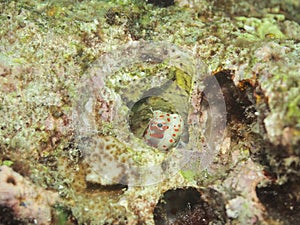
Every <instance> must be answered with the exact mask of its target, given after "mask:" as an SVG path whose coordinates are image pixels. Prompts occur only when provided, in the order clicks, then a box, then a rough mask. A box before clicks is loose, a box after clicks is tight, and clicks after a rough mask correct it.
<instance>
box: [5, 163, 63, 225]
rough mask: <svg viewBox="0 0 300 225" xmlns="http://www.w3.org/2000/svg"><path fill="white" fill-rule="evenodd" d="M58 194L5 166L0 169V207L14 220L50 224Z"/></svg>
mask: <svg viewBox="0 0 300 225" xmlns="http://www.w3.org/2000/svg"><path fill="white" fill-rule="evenodd" d="M57 200H58V194H57V193H54V192H52V191H47V190H44V189H42V188H40V187H37V186H35V185H34V184H32V183H31V182H30V181H28V180H26V179H25V178H24V177H22V176H21V175H20V174H19V173H16V172H15V171H13V170H12V169H11V168H9V167H7V166H1V167H0V206H1V207H5V208H9V209H11V211H12V213H13V214H14V216H16V218H18V219H19V220H21V221H25V222H33V223H35V224H43V225H47V224H51V206H52V205H54V204H55V202H56V201H57Z"/></svg>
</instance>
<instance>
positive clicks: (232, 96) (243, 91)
mask: <svg viewBox="0 0 300 225" xmlns="http://www.w3.org/2000/svg"><path fill="white" fill-rule="evenodd" d="M214 77H215V78H216V79H217V81H218V83H219V85H220V87H221V91H222V93H223V96H224V99H225V104H226V111H227V121H228V122H231V121H238V122H243V123H246V124H251V123H252V122H254V121H255V120H256V116H255V114H254V113H255V111H256V110H255V106H254V104H255V102H254V100H253V99H252V96H253V92H254V87H252V85H251V84H250V82H247V81H246V80H245V81H243V82H240V85H239V87H237V86H236V85H235V84H234V82H233V74H232V71H230V70H222V71H220V72H218V73H216V74H215V75H214Z"/></svg>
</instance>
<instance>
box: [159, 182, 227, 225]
mask: <svg viewBox="0 0 300 225" xmlns="http://www.w3.org/2000/svg"><path fill="white" fill-rule="evenodd" d="M226 220H227V218H226V213H225V206H224V200H223V198H222V196H221V194H220V193H218V192H217V191H215V190H213V189H207V190H203V191H198V190H197V189H196V188H191V187H189V188H179V189H175V190H169V191H167V192H165V193H164V195H163V196H162V197H161V199H160V200H159V202H158V204H157V205H156V207H155V209H154V221H155V224H156V225H179V224H197V225H208V224H225V223H226Z"/></svg>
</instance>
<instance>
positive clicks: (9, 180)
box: [6, 176, 17, 186]
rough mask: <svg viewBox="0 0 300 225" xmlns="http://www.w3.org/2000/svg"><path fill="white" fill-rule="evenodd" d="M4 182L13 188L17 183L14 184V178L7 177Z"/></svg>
mask: <svg viewBox="0 0 300 225" xmlns="http://www.w3.org/2000/svg"><path fill="white" fill-rule="evenodd" d="M6 182H7V183H8V184H12V185H14V186H15V185H17V182H16V180H15V178H14V177H13V176H8V177H7V179H6Z"/></svg>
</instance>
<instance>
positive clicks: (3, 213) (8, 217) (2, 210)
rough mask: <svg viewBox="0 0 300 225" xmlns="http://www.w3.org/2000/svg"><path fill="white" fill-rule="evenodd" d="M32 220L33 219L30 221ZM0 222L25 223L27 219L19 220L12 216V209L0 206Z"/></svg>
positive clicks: (8, 223)
mask: <svg viewBox="0 0 300 225" xmlns="http://www.w3.org/2000/svg"><path fill="white" fill-rule="evenodd" d="M31 222H33V221H31ZM0 224H3V225H25V224H29V221H20V220H18V219H16V218H15V217H14V214H13V211H12V209H10V208H7V207H4V206H0Z"/></svg>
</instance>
